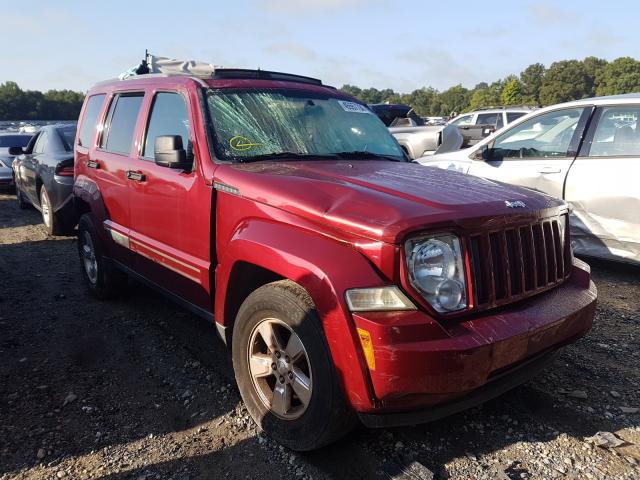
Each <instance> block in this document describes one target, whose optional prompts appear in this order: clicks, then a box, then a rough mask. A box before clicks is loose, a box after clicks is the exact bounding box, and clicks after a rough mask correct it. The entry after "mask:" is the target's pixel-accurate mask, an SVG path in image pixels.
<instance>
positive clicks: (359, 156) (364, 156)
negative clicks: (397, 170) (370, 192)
mask: <svg viewBox="0 0 640 480" xmlns="http://www.w3.org/2000/svg"><path fill="white" fill-rule="evenodd" d="M334 155H335V156H336V157H338V158H342V159H345V160H372V159H373V160H391V161H392V162H404V161H405V159H404V158H400V157H393V156H391V155H383V154H381V153H373V152H367V151H365V150H362V151H358V150H356V151H353V152H336V153H335V154H334Z"/></svg>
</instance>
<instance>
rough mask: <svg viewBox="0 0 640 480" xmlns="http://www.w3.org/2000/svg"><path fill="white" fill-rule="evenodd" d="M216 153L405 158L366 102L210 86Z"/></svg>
mask: <svg viewBox="0 0 640 480" xmlns="http://www.w3.org/2000/svg"><path fill="white" fill-rule="evenodd" d="M207 106H208V109H209V113H210V115H211V120H212V122H213V129H214V138H215V143H216V153H217V155H218V157H220V158H221V159H222V160H230V161H233V162H251V161H258V160H268V159H270V158H278V159H285V160H286V159H287V158H290V159H293V160H297V159H300V158H305V159H326V158H345V159H347V158H348V159H350V160H360V159H361V160H369V159H388V160H396V161H404V160H405V157H404V154H403V152H402V150H401V148H400V146H399V145H398V143H397V142H396V140H395V139H394V138H393V137H392V136H391V134H390V133H389V131H388V130H387V128H386V127H385V126H384V124H383V123H382V122H381V121H380V120H379V119H378V117H377V116H376V115H375V114H374V113H373V112H371V110H369V109H368V108H367V107H365V106H363V105H361V104H359V103H355V102H350V101H345V100H342V99H339V98H334V97H330V96H329V95H325V94H321V93H315V92H309V91H302V92H301V91H294V90H276V89H269V90H255V89H252V90H208V92H207Z"/></svg>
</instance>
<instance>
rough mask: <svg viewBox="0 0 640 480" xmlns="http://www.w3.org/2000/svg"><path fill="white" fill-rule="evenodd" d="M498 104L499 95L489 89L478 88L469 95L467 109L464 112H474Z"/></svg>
mask: <svg viewBox="0 0 640 480" xmlns="http://www.w3.org/2000/svg"><path fill="white" fill-rule="evenodd" d="M499 103H500V95H498V92H497V91H496V90H495V89H493V88H490V87H486V88H478V89H475V90H474V91H473V93H472V94H471V99H470V100H469V107H468V108H467V109H466V110H476V109H478V108H483V107H488V106H493V105H498V104H499Z"/></svg>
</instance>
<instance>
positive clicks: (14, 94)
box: [0, 82, 84, 120]
mask: <svg viewBox="0 0 640 480" xmlns="http://www.w3.org/2000/svg"><path fill="white" fill-rule="evenodd" d="M83 100H84V94H82V93H79V92H73V91H71V90H50V91H48V92H47V93H45V94H43V93H42V92H39V91H36V90H22V89H21V88H20V87H19V86H18V84H17V83H16V82H5V83H3V84H0V120H75V119H77V118H78V115H79V114H80V108H81V107H82V102H83Z"/></svg>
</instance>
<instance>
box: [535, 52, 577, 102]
mask: <svg viewBox="0 0 640 480" xmlns="http://www.w3.org/2000/svg"><path fill="white" fill-rule="evenodd" d="M588 95H589V78H588V76H587V74H586V72H585V69H584V64H583V63H582V62H579V61H578V60H563V61H560V62H554V63H552V64H551V66H550V67H549V69H548V70H547V71H546V73H545V75H544V78H543V79H542V85H541V87H540V102H541V103H542V104H544V105H551V104H554V103H561V102H568V101H570V100H577V99H580V98H585V97H587V96H588Z"/></svg>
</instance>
